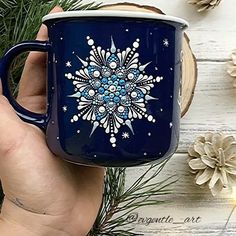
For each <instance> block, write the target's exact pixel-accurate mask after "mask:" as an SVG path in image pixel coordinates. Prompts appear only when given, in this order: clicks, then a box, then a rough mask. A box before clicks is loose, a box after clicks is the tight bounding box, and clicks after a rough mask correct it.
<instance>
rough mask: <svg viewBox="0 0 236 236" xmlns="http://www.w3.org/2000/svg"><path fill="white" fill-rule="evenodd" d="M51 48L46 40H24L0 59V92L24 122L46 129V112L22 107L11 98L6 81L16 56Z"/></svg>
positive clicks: (46, 50)
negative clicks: (0, 88)
mask: <svg viewBox="0 0 236 236" xmlns="http://www.w3.org/2000/svg"><path fill="white" fill-rule="evenodd" d="M50 49H51V44H50V43H49V42H48V41H38V40H34V41H25V42H21V43H19V44H16V45H15V46H13V47H12V48H10V49H9V50H8V51H7V52H6V53H5V55H4V56H3V58H1V59H0V79H1V81H2V92H3V95H4V96H5V97H7V99H8V100H9V102H10V104H11V105H12V107H13V108H14V110H15V112H16V114H17V115H18V116H19V117H20V118H21V119H22V120H23V121H25V122H28V123H30V124H34V125H36V126H38V127H39V128H41V129H44V130H45V129H46V126H47V117H48V114H47V113H46V114H38V113H34V112H31V111H29V110H27V109H25V108H23V107H22V106H21V105H20V104H19V103H17V101H16V100H15V99H14V98H13V96H12V93H11V91H10V86H9V82H8V74H9V73H8V72H9V69H10V66H11V63H12V61H13V60H14V59H15V57H16V56H18V55H19V54H21V53H23V52H27V51H40V52H49V51H50Z"/></svg>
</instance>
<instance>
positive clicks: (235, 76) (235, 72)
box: [227, 49, 236, 87]
mask: <svg viewBox="0 0 236 236" xmlns="http://www.w3.org/2000/svg"><path fill="white" fill-rule="evenodd" d="M231 58H232V60H231V61H229V62H228V69H227V72H228V74H229V75H230V76H231V77H232V82H233V85H234V87H236V49H234V50H233V52H232V55H231Z"/></svg>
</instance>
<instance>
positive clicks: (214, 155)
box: [188, 133, 236, 196]
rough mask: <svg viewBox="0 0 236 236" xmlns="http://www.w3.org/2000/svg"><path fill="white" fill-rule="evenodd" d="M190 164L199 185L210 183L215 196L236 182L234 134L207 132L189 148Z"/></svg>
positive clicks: (209, 185) (235, 143)
mask: <svg viewBox="0 0 236 236" xmlns="http://www.w3.org/2000/svg"><path fill="white" fill-rule="evenodd" d="M188 154H189V159H188V164H189V166H190V168H191V172H192V173H193V174H195V175H196V177H195V180H196V184H197V185H208V187H209V189H210V190H211V193H212V195H213V196H215V195H217V194H219V193H220V192H221V191H222V189H223V188H228V189H229V190H231V189H232V186H233V185H235V184H236V142H235V138H234V137H233V136H226V135H223V134H220V133H206V134H205V135H204V136H200V137H198V138H197V139H196V141H195V142H194V144H193V145H192V146H191V147H190V148H189V150H188Z"/></svg>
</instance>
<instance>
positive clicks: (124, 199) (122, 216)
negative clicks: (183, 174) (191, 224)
mask: <svg viewBox="0 0 236 236" xmlns="http://www.w3.org/2000/svg"><path fill="white" fill-rule="evenodd" d="M166 163H167V162H166V161H165V162H163V163H161V164H156V165H151V166H150V167H149V168H148V169H147V170H146V171H145V172H144V173H143V174H142V175H141V176H140V177H139V178H138V179H137V180H136V181H134V183H133V184H132V185H131V186H130V187H129V188H127V190H125V178H126V169H125V168H116V169H113V168H109V169H107V174H106V179H105V190H104V196H103V205H102V207H101V210H100V213H99V215H98V217H97V220H96V222H95V224H94V228H93V230H92V231H91V232H90V234H89V236H95V235H109V236H110V235H119V236H120V235H127V236H132V235H137V234H135V233H134V232H133V228H128V229H125V230H121V229H122V228H123V227H124V226H126V225H128V224H129V223H130V222H129V221H128V220H127V215H129V214H130V213H132V212H134V211H135V210H136V209H139V208H141V207H144V206H152V205H159V204H163V203H166V201H163V200H161V199H162V197H163V195H168V194H170V193H171V190H170V189H169V187H170V186H171V185H172V184H173V183H175V182H176V181H177V179H176V177H175V176H171V177H169V178H167V179H165V180H162V181H156V178H157V177H158V175H159V174H160V172H161V171H162V169H163V168H164V166H165V165H166ZM158 197H161V199H159V198H158ZM126 228H127V227H126ZM139 235H140V234H139Z"/></svg>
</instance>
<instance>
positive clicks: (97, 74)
mask: <svg viewBox="0 0 236 236" xmlns="http://www.w3.org/2000/svg"><path fill="white" fill-rule="evenodd" d="M93 76H94V77H96V78H98V77H99V76H100V72H99V71H98V70H95V71H94V72H93Z"/></svg>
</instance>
